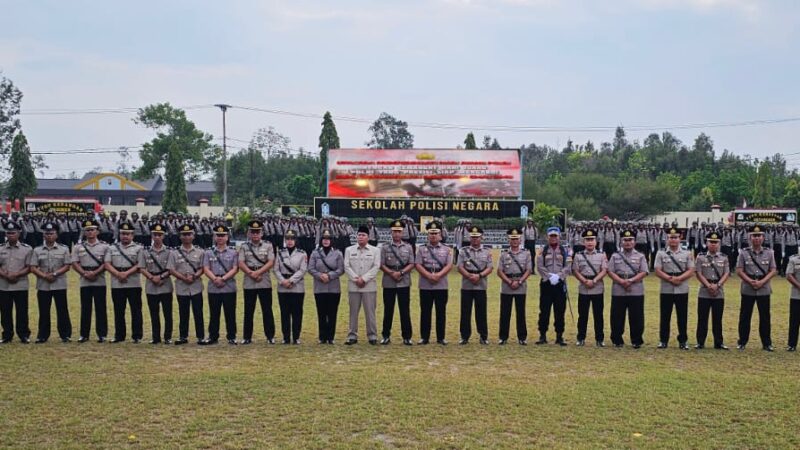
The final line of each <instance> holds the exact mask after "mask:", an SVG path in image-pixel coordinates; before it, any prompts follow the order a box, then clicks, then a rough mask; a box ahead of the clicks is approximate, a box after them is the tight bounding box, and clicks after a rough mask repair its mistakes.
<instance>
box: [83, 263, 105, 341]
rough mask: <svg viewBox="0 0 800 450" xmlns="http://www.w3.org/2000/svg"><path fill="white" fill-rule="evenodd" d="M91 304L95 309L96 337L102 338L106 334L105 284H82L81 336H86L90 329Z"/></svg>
mask: <svg viewBox="0 0 800 450" xmlns="http://www.w3.org/2000/svg"><path fill="white" fill-rule="evenodd" d="M104 276H105V275H104ZM92 305H94V311H95V331H96V332H97V337H99V338H104V337H106V336H108V314H107V313H106V287H105V286H84V287H82V288H81V325H80V328H81V337H85V338H88V337H89V332H90V331H91V329H92Z"/></svg>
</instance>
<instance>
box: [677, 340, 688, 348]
mask: <svg viewBox="0 0 800 450" xmlns="http://www.w3.org/2000/svg"><path fill="white" fill-rule="evenodd" d="M678 348H680V349H681V350H689V345H688V344H687V343H686V342H681V343H680V345H678Z"/></svg>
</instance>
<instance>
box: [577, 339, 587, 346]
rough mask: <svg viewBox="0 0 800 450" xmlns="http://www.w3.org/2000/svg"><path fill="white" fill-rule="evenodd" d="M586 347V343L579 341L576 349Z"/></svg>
mask: <svg viewBox="0 0 800 450" xmlns="http://www.w3.org/2000/svg"><path fill="white" fill-rule="evenodd" d="M584 345H586V341H583V340H581V341H578V342H576V343H575V346H576V347H583V346H584Z"/></svg>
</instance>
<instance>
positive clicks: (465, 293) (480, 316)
mask: <svg viewBox="0 0 800 450" xmlns="http://www.w3.org/2000/svg"><path fill="white" fill-rule="evenodd" d="M473 303H474V304H475V328H477V330H478V336H480V338H481V339H487V338H488V336H489V326H488V325H487V323H486V291H478V290H467V289H461V326H460V327H459V331H460V333H461V339H469V338H470V336H472V304H473Z"/></svg>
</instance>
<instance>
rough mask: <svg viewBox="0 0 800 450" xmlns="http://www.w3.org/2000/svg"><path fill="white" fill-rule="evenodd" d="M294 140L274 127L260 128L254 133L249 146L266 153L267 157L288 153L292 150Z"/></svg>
mask: <svg viewBox="0 0 800 450" xmlns="http://www.w3.org/2000/svg"><path fill="white" fill-rule="evenodd" d="M291 142H292V140H291V139H289V138H288V137H286V136H284V135H282V134H280V133H278V132H277V131H275V128H273V127H267V128H259V129H258V130H256V132H255V133H253V137H252V138H251V139H250V145H249V146H248V148H252V149H255V150H256V151H259V152H262V153H266V154H267V159H270V158H272V157H273V156H275V155H286V154H288V153H289V152H290V151H291V147H290V144H291Z"/></svg>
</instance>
